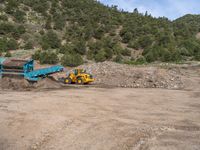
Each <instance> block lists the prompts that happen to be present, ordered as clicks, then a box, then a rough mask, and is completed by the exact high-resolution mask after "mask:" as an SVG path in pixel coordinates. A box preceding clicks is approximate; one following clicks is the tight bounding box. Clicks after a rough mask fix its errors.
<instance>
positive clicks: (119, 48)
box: [0, 0, 200, 66]
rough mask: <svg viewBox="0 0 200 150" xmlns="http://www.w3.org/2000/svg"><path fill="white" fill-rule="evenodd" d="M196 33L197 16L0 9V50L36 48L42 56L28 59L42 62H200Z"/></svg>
mask: <svg viewBox="0 0 200 150" xmlns="http://www.w3.org/2000/svg"><path fill="white" fill-rule="evenodd" d="M198 32H200V16H199V15H186V16H184V17H182V18H179V19H177V20H175V21H170V20H168V19H167V18H164V17H161V18H153V17H152V16H151V15H150V14H148V12H146V13H145V14H141V13H139V12H138V10H137V9H135V10H133V12H132V13H129V12H125V11H122V10H118V9H117V7H116V6H112V7H107V6H104V5H102V4H101V3H99V2H97V1H94V0H73V1H71V0H42V1H41V0H31V1H29V0H17V1H16V0H6V1H5V0H4V1H3V2H2V4H1V5H0V51H1V52H5V51H7V50H14V49H18V48H23V49H33V48H34V47H36V48H38V49H42V51H38V52H37V53H36V54H35V55H34V56H33V57H34V58H35V59H39V60H40V62H41V63H51V64H52V63H58V62H61V63H62V64H63V65H68V66H77V65H79V64H81V63H83V62H84V61H87V60H93V61H96V62H101V61H106V60H110V61H116V62H120V63H135V64H137V63H147V62H154V61H161V62H169V61H172V62H177V61H184V60H200V41H199V40H198V39H197V38H196V34H197V33H198ZM137 51H140V53H139V54H140V55H136V53H137ZM76 58H78V61H77V60H76ZM51 59H52V60H51Z"/></svg>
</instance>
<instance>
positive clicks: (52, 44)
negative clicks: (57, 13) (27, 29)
mask: <svg viewBox="0 0 200 150" xmlns="http://www.w3.org/2000/svg"><path fill="white" fill-rule="evenodd" d="M60 43H61V42H60V39H59V38H58V36H57V34H56V33H55V32H53V31H52V30H51V31H48V32H47V33H46V34H45V35H44V36H43V37H42V43H41V44H42V48H43V49H49V48H53V49H55V48H59V47H60Z"/></svg>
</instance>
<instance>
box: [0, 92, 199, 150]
mask: <svg viewBox="0 0 200 150" xmlns="http://www.w3.org/2000/svg"><path fill="white" fill-rule="evenodd" d="M0 149H1V150H31V149H37V150H66V149H67V150H82V149H85V150H94V149H95V150H96V149H97V150H110V149H113V150H127V149H134V150H139V149H141V150H143V149H152V150H154V149H156V150H174V149H175V150H176V149H179V150H199V149H200V91H199V90H185V91H184V90H183V91H178V90H164V89H125V88H114V89H106V88H82V89H66V90H54V91H41V92H33V91H30V92H13V91H12V92H9V91H0Z"/></svg>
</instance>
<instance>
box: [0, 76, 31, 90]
mask: <svg viewBox="0 0 200 150" xmlns="http://www.w3.org/2000/svg"><path fill="white" fill-rule="evenodd" d="M30 88H31V84H30V83H29V82H28V81H27V80H25V79H21V78H19V79H18V78H9V77H5V78H3V79H1V80H0V89H10V90H23V89H30Z"/></svg>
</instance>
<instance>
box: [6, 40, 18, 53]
mask: <svg viewBox="0 0 200 150" xmlns="http://www.w3.org/2000/svg"><path fill="white" fill-rule="evenodd" d="M17 48H18V44H17V42H16V40H14V39H10V40H8V41H7V49H8V50H16V49H17Z"/></svg>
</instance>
